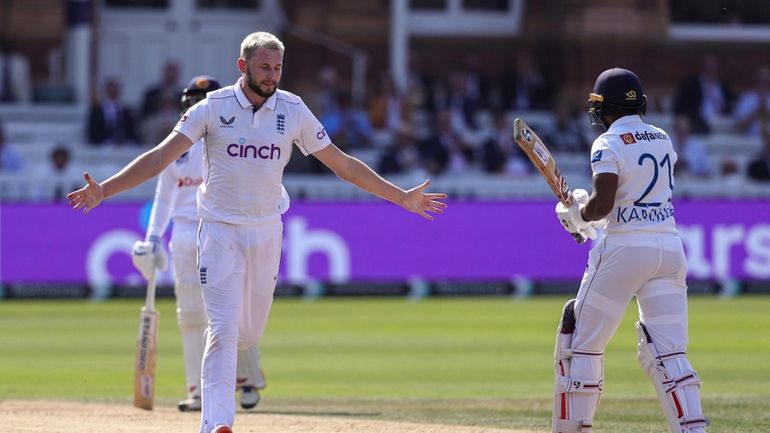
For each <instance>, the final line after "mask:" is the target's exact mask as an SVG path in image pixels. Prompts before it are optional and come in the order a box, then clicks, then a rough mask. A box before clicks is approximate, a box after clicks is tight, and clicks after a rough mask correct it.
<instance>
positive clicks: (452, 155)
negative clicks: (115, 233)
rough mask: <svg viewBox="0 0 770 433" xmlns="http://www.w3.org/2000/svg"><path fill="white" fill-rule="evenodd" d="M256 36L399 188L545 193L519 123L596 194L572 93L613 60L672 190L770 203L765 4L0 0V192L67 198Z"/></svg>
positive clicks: (149, 188) (317, 190) (312, 183)
mask: <svg viewBox="0 0 770 433" xmlns="http://www.w3.org/2000/svg"><path fill="white" fill-rule="evenodd" d="M258 30H265V31H270V32H273V33H275V34H277V35H278V36H279V37H280V38H282V39H283V40H284V42H285V44H286V54H285V58H284V61H285V69H284V73H283V79H282V83H281V87H282V88H283V89H285V90H289V91H291V92H294V93H297V94H299V95H300V96H302V97H303V99H304V100H305V101H306V102H307V104H308V105H309V106H310V107H311V109H312V110H313V111H314V113H315V114H316V115H317V117H318V118H319V119H320V120H321V121H322V123H324V125H325V126H326V128H327V130H328V131H329V133H330V135H331V136H332V139H333V141H334V142H335V143H336V144H338V145H339V146H340V147H342V148H344V149H345V150H347V151H348V152H350V153H352V154H354V155H356V156H357V157H359V158H360V159H362V160H364V161H365V162H367V163H368V164H370V165H371V166H372V167H375V168H378V169H380V170H382V172H383V173H386V177H388V178H389V179H391V180H393V181H394V182H396V183H398V184H400V185H408V184H412V183H414V182H416V181H418V180H422V179H423V178H424V177H425V176H429V177H430V178H431V179H432V181H433V185H434V186H435V188H436V189H437V190H442V191H445V192H447V193H449V194H451V195H452V197H453V199H455V200H461V201H462V200H477V201H487V202H499V201H517V200H523V199H540V200H552V199H553V197H552V195H551V193H550V191H549V190H548V187H547V186H546V184H545V183H544V182H543V181H542V179H541V178H540V176H539V175H538V174H537V173H536V172H533V170H532V168H531V165H530V164H529V162H528V161H527V160H526V157H525V156H524V155H523V154H522V153H521V152H520V151H519V150H518V148H517V146H516V145H515V143H514V142H513V140H512V137H511V133H510V131H511V124H512V121H513V119H514V118H516V117H521V118H523V119H525V120H526V121H527V122H528V123H529V124H530V125H531V126H533V128H534V129H535V130H536V131H538V132H539V133H540V135H541V137H543V138H544V139H545V140H546V141H547V143H548V145H549V146H550V147H551V148H552V149H553V150H554V153H555V156H556V158H557V161H558V162H559V165H560V166H561V168H562V171H564V172H565V176H566V178H567V179H568V181H569V182H570V183H571V184H572V185H573V186H575V187H584V188H585V187H589V186H590V172H589V165H588V149H589V147H590V144H591V142H592V141H593V139H594V138H595V135H594V134H592V132H591V131H590V129H589V124H588V121H587V116H586V114H585V111H586V103H585V101H586V98H587V94H588V92H590V90H591V88H592V85H593V81H594V79H595V77H596V76H597V74H598V73H599V72H601V71H602V70H604V69H606V68H610V67H615V66H621V67H626V68H629V69H632V70H634V71H635V72H637V73H638V75H639V76H640V77H641V79H642V82H643V85H644V87H645V90H646V92H647V96H648V100H649V104H648V113H647V120H648V121H649V122H651V123H653V124H656V125H658V126H661V127H663V128H665V129H666V130H668V131H669V133H670V134H671V136H672V140H673V141H674V144H675V146H676V147H677V151H678V152H679V155H680V161H679V164H678V166H677V186H676V189H675V194H677V196H678V197H680V198H682V199H686V198H698V199H727V200H736V199H752V200H760V201H762V202H763V203H767V200H768V198H770V179H769V177H770V176H768V172H770V169H769V167H770V133H769V132H768V122H769V121H770V117H768V112H769V111H770V2H768V1H766V0H743V1H740V2H738V1H729V0H611V1H610V0H541V1H527V0H371V1H359V0H283V1H282V0H133V1H132V0H66V1H65V0H2V1H0V200H2V202H4V203H41V202H48V203H51V202H56V203H61V201H62V195H63V191H67V190H69V189H71V187H72V185H76V184H79V183H80V182H81V180H80V176H81V173H82V171H83V169H85V168H88V169H89V170H91V172H92V174H93V175H94V176H95V177H96V178H97V179H104V178H105V177H106V176H108V175H111V174H112V173H114V172H115V171H116V170H117V169H119V168H120V167H122V166H123V165H124V164H125V163H127V162H128V161H130V160H131V159H133V158H134V157H135V156H136V155H138V154H139V153H140V152H141V151H143V150H145V149H148V148H149V147H151V146H153V145H155V144H157V142H158V140H160V139H161V138H162V137H164V136H165V134H166V133H167V132H168V130H170V128H171V127H172V126H173V124H174V122H175V120H176V118H177V117H178V115H179V109H180V107H179V104H178V102H179V93H180V91H181V88H182V86H183V85H184V83H186V82H187V80H188V79H189V78H190V77H191V76H194V75H200V74H208V75H213V76H215V77H217V78H218V79H219V80H220V81H221V82H223V83H232V82H235V80H236V79H237V78H238V76H239V74H238V70H237V68H236V63H235V61H236V58H237V57H238V48H239V44H240V42H241V40H242V39H243V37H244V36H245V35H246V34H248V33H251V32H253V31H258ZM52 167H54V168H52ZM52 173H53V174H52ZM285 185H286V188H287V189H288V190H289V192H290V193H291V194H292V197H293V198H294V199H295V200H298V201H300V202H301V201H311V202H315V201H330V200H331V201H339V200H351V199H352V200H372V198H371V197H369V196H367V195H366V194H365V193H363V192H361V191H360V190H358V189H356V188H354V187H352V186H349V185H347V184H345V183H343V182H339V181H338V180H336V179H334V177H333V176H332V175H330V173H328V172H326V171H325V169H322V168H321V167H320V166H319V164H317V163H316V162H315V161H314V159H313V158H304V157H302V156H301V154H300V152H294V154H293V157H292V160H291V162H290V163H289V166H288V167H287V170H286V176H285ZM153 190H154V183H153V182H147V183H145V184H144V185H142V186H140V187H138V188H136V189H134V190H131V191H129V192H127V193H125V194H122V195H121V196H119V197H116V198H115V201H118V202H119V201H133V202H137V201H144V200H147V199H150V198H151V197H152V193H153ZM762 227H764V226H762ZM763 233H764V232H763ZM762 239H764V238H762ZM757 242H759V244H757V245H760V244H762V245H764V244H763V243H762V242H765V241H762V240H759V241H757ZM762 251H764V250H762Z"/></svg>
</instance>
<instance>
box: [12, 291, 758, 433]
mask: <svg viewBox="0 0 770 433" xmlns="http://www.w3.org/2000/svg"><path fill="white" fill-rule="evenodd" d="M565 300H566V298H563V297H535V298H531V299H527V300H512V299H509V298H444V299H435V298H434V299H426V300H422V301H409V300H405V299H401V298H398V299H397V298H387V299H385V298H364V299H333V298H322V299H318V300H315V301H312V302H309V301H304V300H301V299H285V298H283V299H278V300H277V301H276V303H275V305H274V308H273V312H272V316H271V319H270V324H269V325H268V329H267V333H266V336H265V338H264V341H263V344H262V355H263V366H264V370H265V372H266V374H267V378H268V388H267V389H266V390H265V392H264V393H263V402H262V403H260V406H259V408H258V410H260V411H264V412H271V413H290V414H328V415H338V416H351V417H360V418H371V419H383V420H399V421H415V422H429V423H445V424H466V425H478V426H489V427H503V428H506V427H507V428H531V429H539V430H542V431H544V432H545V431H547V429H548V428H549V427H548V426H549V423H550V417H551V415H550V411H551V396H552V384H553V367H552V362H553V360H552V356H553V346H554V337H555V328H556V324H557V322H558V320H559V313H560V310H561V306H562V304H563V303H564V301H565ZM158 305H159V308H160V311H161V332H160V342H159V346H160V347H159V353H158V374H157V384H158V385H157V394H158V399H159V403H160V404H163V405H169V406H171V405H174V404H175V402H176V400H177V399H179V398H181V397H182V395H183V390H184V384H183V370H182V356H181V342H180V338H179V331H178V329H177V326H176V317H175V313H174V305H173V302H172V301H171V300H167V299H164V300H161V301H160V302H159V304H158ZM140 306H141V301H140V300H114V301H108V302H102V303H92V302H87V301H3V302H0V372H1V373H0V399H28V398H33V399H35V398H46V399H49V398H55V399H66V400H89V401H114V402H120V403H123V402H125V403H126V404H130V401H131V397H132V395H133V394H132V386H133V360H134V345H135V340H136V334H137V330H138V316H139V308H140ZM635 318H636V309H635V305H633V304H632V305H631V306H630V308H629V310H628V314H627V315H626V318H625V321H624V322H623V324H622V325H621V327H620V329H619V331H618V333H617V335H616V336H615V338H614V339H613V341H612V342H611V343H610V346H609V347H608V348H607V352H606V357H605V361H606V364H605V386H604V394H603V397H602V404H601V406H600V408H599V411H598V413H597V416H596V419H595V422H594V425H595V426H596V428H595V429H594V431H595V432H629V433H630V432H634V433H636V432H650V433H652V432H664V431H668V429H667V427H666V425H665V423H664V420H663V415H662V413H661V411H660V409H659V407H658V402H657V399H656V398H655V394H654V390H653V388H652V385H651V383H650V382H649V379H648V378H647V376H645V375H644V374H643V372H642V371H641V369H640V368H639V366H638V364H637V361H636V340H635V334H634V329H633V322H634V320H635ZM690 339H691V344H690V348H689V355H690V359H691V361H692V363H693V364H694V366H695V368H696V369H697V370H698V372H699V373H700V375H701V377H702V379H703V381H704V383H703V397H704V398H703V404H704V408H705V412H706V415H707V416H709V417H710V418H711V420H712V428H711V429H710V432H711V433H716V432H730V433H742V432H770V296H764V297H748V296H746V297H738V298H734V299H717V298H713V297H696V298H692V299H691V301H690Z"/></svg>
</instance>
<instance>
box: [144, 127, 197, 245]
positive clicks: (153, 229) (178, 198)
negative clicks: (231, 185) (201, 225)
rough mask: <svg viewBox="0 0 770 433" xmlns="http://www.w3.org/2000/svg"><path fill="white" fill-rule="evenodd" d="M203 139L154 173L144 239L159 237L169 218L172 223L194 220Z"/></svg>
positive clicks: (195, 216)
mask: <svg viewBox="0 0 770 433" xmlns="http://www.w3.org/2000/svg"><path fill="white" fill-rule="evenodd" d="M202 142H203V140H198V141H196V142H195V143H193V145H192V147H190V150H188V151H187V152H185V153H184V154H182V156H180V157H179V158H178V159H177V160H176V161H174V162H172V163H171V164H169V165H168V167H166V168H165V169H164V170H163V171H162V172H161V173H160V175H159V176H158V183H157V185H156V186H155V199H154V200H153V203H152V211H151V212H150V223H149V225H148V226H147V239H149V238H150V237H151V236H157V237H161V236H163V233H164V232H165V231H166V227H168V223H169V221H170V220H171V218H173V219H174V222H175V223H190V224H197V223H198V206H197V204H196V198H195V194H196V193H195V192H196V191H197V190H198V187H199V186H200V185H201V184H202V183H203V163H202V160H203V151H202V148H203V144H202Z"/></svg>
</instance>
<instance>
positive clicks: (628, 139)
mask: <svg viewBox="0 0 770 433" xmlns="http://www.w3.org/2000/svg"><path fill="white" fill-rule="evenodd" d="M620 139H621V140H623V143H625V144H634V143H636V139H635V138H634V134H632V133H630V132H627V133H625V134H620Z"/></svg>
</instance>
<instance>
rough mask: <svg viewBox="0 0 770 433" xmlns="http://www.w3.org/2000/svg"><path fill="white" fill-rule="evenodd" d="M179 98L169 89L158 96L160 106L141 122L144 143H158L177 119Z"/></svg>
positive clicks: (174, 124) (172, 127) (179, 108)
mask: <svg viewBox="0 0 770 433" xmlns="http://www.w3.org/2000/svg"><path fill="white" fill-rule="evenodd" d="M180 110H181V107H180V105H179V99H177V98H176V95H174V93H173V92H171V91H164V92H163V94H162V95H161V96H160V106H159V107H158V110H157V111H156V112H155V114H153V115H152V116H150V117H148V118H146V119H144V121H143V122H142V138H143V141H144V142H145V143H160V142H161V141H163V139H164V138H166V136H167V135H168V131H171V130H173V129H174V126H176V123H177V122H178V121H179V111H180Z"/></svg>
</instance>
